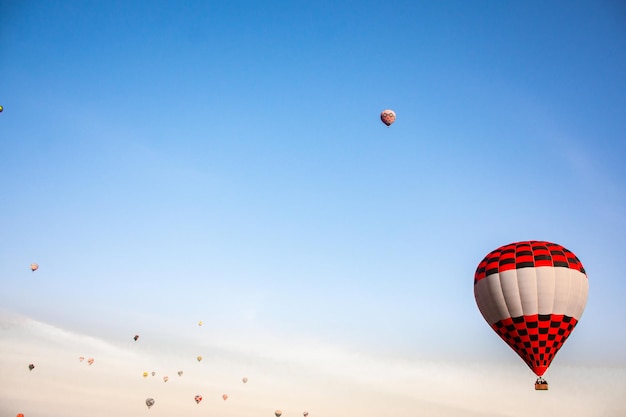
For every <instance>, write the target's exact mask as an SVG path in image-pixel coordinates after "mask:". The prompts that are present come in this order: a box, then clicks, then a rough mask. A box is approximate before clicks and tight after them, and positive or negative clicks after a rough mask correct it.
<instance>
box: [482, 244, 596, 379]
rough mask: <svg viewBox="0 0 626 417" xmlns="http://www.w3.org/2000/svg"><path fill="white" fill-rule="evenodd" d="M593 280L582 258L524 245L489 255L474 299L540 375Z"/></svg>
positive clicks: (553, 247)
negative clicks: (584, 266)
mask: <svg viewBox="0 0 626 417" xmlns="http://www.w3.org/2000/svg"><path fill="white" fill-rule="evenodd" d="M588 291H589V281H588V279H587V274H586V272H585V269H584V268H583V265H582V263H581V262H580V260H579V259H578V258H577V257H576V255H574V254H573V253H572V252H570V251H569V250H567V249H565V248H564V247H563V246H560V245H557V244H555V243H550V242H544V241H524V242H517V243H511V244H509V245H505V246H501V247H500V248H498V249H496V250H494V251H492V252H491V253H489V254H488V255H487V256H485V258H484V259H483V260H482V261H481V262H480V264H479V265H478V268H477V269H476V273H475V275H474V297H475V298H476V303H477V304H478V308H479V310H480V312H481V314H482V315H483V317H484V318H485V320H486V321H487V323H488V324H489V325H490V326H491V328H492V329H493V330H494V331H495V332H496V333H497V334H498V336H500V337H501V338H502V339H503V340H504V341H505V342H506V343H507V344H508V345H509V346H510V347H511V348H512V349H513V350H514V351H515V352H516V353H517V354H518V355H519V356H520V357H521V358H522V360H523V361H524V362H526V364H527V365H528V367H529V368H530V369H531V370H532V371H533V372H534V373H535V374H536V375H537V376H538V377H539V378H538V379H537V383H536V386H535V388H537V389H547V382H545V380H544V379H543V378H542V375H543V374H544V373H545V372H546V370H547V369H548V367H549V366H550V363H551V362H552V360H553V359H554V356H555V355H556V354H557V352H558V351H559V349H560V348H561V346H563V343H564V342H565V340H567V338H568V337H569V335H570V333H571V332H572V330H573V329H574V327H575V326H576V324H577V323H578V321H579V320H580V317H581V315H582V313H583V310H584V309H585V305H586V303H587V293H588Z"/></svg>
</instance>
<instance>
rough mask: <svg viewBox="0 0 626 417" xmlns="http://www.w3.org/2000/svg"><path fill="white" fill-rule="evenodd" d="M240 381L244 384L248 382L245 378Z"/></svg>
mask: <svg viewBox="0 0 626 417" xmlns="http://www.w3.org/2000/svg"><path fill="white" fill-rule="evenodd" d="M241 380H242V381H243V383H244V384H245V383H246V382H248V378H246V377H245V376H244V377H243V378H242V379H241Z"/></svg>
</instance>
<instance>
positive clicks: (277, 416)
mask: <svg viewBox="0 0 626 417" xmlns="http://www.w3.org/2000/svg"><path fill="white" fill-rule="evenodd" d="M274 415H275V416H276V417H280V416H282V415H283V412H282V411H280V410H276V411H274Z"/></svg>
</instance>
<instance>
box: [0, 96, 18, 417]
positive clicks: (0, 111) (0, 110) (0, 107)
mask: <svg viewBox="0 0 626 417" xmlns="http://www.w3.org/2000/svg"><path fill="white" fill-rule="evenodd" d="M3 110H4V107H2V106H0V113H2V111H3ZM17 417H20V416H19V414H18V416H17ZM22 417H24V414H22Z"/></svg>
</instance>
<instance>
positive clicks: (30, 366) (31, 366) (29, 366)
mask: <svg viewBox="0 0 626 417" xmlns="http://www.w3.org/2000/svg"><path fill="white" fill-rule="evenodd" d="M33 369H35V365H33V364H32V363H31V364H29V365H28V370H29V371H32V370H33Z"/></svg>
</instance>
